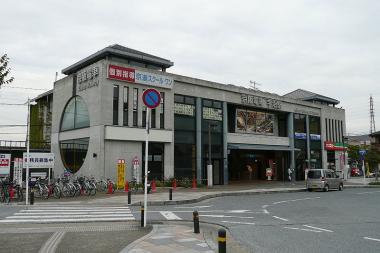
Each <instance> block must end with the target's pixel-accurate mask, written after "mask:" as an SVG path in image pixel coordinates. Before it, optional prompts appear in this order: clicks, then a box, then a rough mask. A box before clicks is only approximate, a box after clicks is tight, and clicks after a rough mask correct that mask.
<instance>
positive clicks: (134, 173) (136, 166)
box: [132, 156, 140, 184]
mask: <svg viewBox="0 0 380 253" xmlns="http://www.w3.org/2000/svg"><path fill="white" fill-rule="evenodd" d="M132 163H133V171H132V177H133V180H135V181H136V183H138V184H139V183H140V175H139V170H140V161H139V158H138V157H137V156H135V158H133V162H132Z"/></svg>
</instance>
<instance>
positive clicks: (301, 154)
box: [294, 113, 307, 180]
mask: <svg viewBox="0 0 380 253" xmlns="http://www.w3.org/2000/svg"><path fill="white" fill-rule="evenodd" d="M294 147H295V148H296V149H299V150H298V151H295V152H294V153H295V163H296V164H295V166H296V167H295V176H296V180H303V179H304V174H305V169H306V168H307V134H306V115H304V114H298V113H295V114H294Z"/></svg>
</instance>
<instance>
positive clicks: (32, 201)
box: [30, 191, 34, 205]
mask: <svg viewBox="0 0 380 253" xmlns="http://www.w3.org/2000/svg"><path fill="white" fill-rule="evenodd" d="M30 204H31V205H34V192H33V191H32V192H31V193H30Z"/></svg>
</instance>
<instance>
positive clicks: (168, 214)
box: [160, 211, 182, 220]
mask: <svg viewBox="0 0 380 253" xmlns="http://www.w3.org/2000/svg"><path fill="white" fill-rule="evenodd" d="M160 214H161V215H162V216H164V217H165V219H167V220H182V219H181V218H180V217H178V216H177V215H175V214H174V213H173V212H170V211H160Z"/></svg>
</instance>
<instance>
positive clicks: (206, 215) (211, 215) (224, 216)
mask: <svg viewBox="0 0 380 253" xmlns="http://www.w3.org/2000/svg"><path fill="white" fill-rule="evenodd" d="M199 216H200V217H211V218H239V219H254V218H255V217H244V216H230V215H223V214H220V215H219V214H200V215H199Z"/></svg>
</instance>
